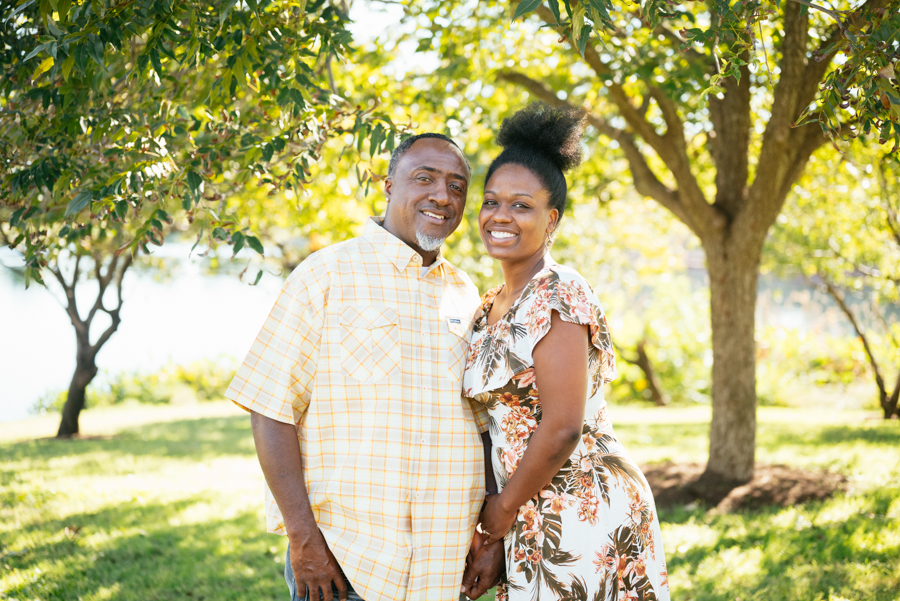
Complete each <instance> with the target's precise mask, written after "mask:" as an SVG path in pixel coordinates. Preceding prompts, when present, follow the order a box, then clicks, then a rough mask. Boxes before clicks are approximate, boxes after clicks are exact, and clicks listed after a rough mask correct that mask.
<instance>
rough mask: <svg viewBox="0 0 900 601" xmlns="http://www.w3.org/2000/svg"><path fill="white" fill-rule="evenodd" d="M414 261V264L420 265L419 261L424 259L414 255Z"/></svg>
mask: <svg viewBox="0 0 900 601" xmlns="http://www.w3.org/2000/svg"><path fill="white" fill-rule="evenodd" d="M412 260H413V263H418V262H419V261H421V260H422V258H421V257H420V256H419V255H413V258H412Z"/></svg>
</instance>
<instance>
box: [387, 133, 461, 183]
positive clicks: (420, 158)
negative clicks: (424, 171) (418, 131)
mask: <svg viewBox="0 0 900 601" xmlns="http://www.w3.org/2000/svg"><path fill="white" fill-rule="evenodd" d="M400 164H401V165H403V167H404V168H405V169H408V170H413V169H418V168H419V167H426V168H430V169H432V170H435V169H436V170H439V171H446V172H450V173H451V174H453V175H459V176H460V177H462V178H463V179H464V180H466V181H469V169H468V163H467V162H466V160H465V157H463V154H462V151H461V150H460V149H459V148H457V147H456V145H454V144H451V143H450V142H448V141H446V140H443V139H441V138H420V139H418V140H416V141H415V142H413V144H412V146H410V147H409V150H407V151H406V153H405V154H404V155H403V158H402V159H401V160H400Z"/></svg>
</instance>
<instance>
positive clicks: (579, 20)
mask: <svg viewBox="0 0 900 601" xmlns="http://www.w3.org/2000/svg"><path fill="white" fill-rule="evenodd" d="M584 15H585V8H584V4H579V5H578V6H576V7H575V10H574V11H573V12H572V39H573V40H577V41H580V40H581V29H582V28H583V27H584ZM581 56H582V57H584V52H582V53H581Z"/></svg>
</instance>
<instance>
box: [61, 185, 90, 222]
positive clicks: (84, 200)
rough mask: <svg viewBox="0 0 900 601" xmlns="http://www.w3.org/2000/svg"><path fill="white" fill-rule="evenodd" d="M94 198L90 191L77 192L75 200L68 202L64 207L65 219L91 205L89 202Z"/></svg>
mask: <svg viewBox="0 0 900 601" xmlns="http://www.w3.org/2000/svg"><path fill="white" fill-rule="evenodd" d="M93 198H94V193H93V192H91V191H90V190H83V191H81V192H79V193H78V194H77V195H76V196H75V198H73V199H72V200H71V201H69V204H68V206H67V207H66V215H65V216H66V217H71V216H72V215H77V214H78V213H80V212H81V211H82V210H84V208H85V207H86V206H88V205H89V204H90V203H91V200H92V199H93Z"/></svg>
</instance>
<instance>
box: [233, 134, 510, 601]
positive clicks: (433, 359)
mask: <svg viewBox="0 0 900 601" xmlns="http://www.w3.org/2000/svg"><path fill="white" fill-rule="evenodd" d="M469 176H470V172H469V167H468V163H467V162H466V160H465V157H464V156H463V154H462V152H461V151H460V150H459V148H457V146H456V144H455V143H453V141H452V140H450V139H449V138H447V137H446V136H442V135H439V134H421V135H419V136H414V137H411V138H409V139H407V140H405V141H404V142H403V143H401V144H400V145H399V146H398V147H397V149H396V150H395V151H394V153H393V155H392V157H391V162H390V166H389V168H388V177H387V179H386V181H385V188H384V190H385V195H386V196H387V201H388V207H387V210H386V212H385V216H384V220H383V222H381V223H379V221H378V220H375V219H372V220H370V221H369V222H367V223H366V225H365V228H364V230H363V234H362V236H360V237H358V238H354V239H352V240H349V241H347V242H344V243H341V244H335V245H333V246H331V247H329V248H326V249H324V250H322V251H319V252H317V253H315V254H313V255H311V256H310V257H309V258H308V259H306V260H305V261H304V262H303V263H301V264H300V265H299V266H298V267H297V269H295V270H294V272H293V273H292V274H291V275H290V276H289V277H288V279H287V281H286V282H285V285H284V287H283V289H282V292H281V294H280V296H279V298H278V300H277V301H276V303H275V306H274V307H273V309H272V312H271V314H270V315H269V317H268V319H267V320H266V323H265V324H264V325H263V328H262V330H261V331H260V333H259V336H258V337H257V339H256V341H255V342H254V343H253V346H252V347H251V349H250V352H249V353H248V354H247V357H246V359H245V360H244V363H243V365H241V367H240V369H239V370H238V372H237V375H236V376H235V378H234V380H233V381H232V383H231V386H230V387H229V389H228V392H227V393H226V396H227V397H228V398H230V399H232V400H233V401H234V402H235V403H237V404H238V405H240V406H242V407H244V408H245V409H247V410H248V411H250V412H251V414H252V417H251V423H252V427H253V438H254V441H255V442H256V449H257V455H258V456H259V462H260V465H261V466H262V470H263V473H264V475H265V478H266V483H267V490H266V514H267V528H268V530H269V531H270V532H275V533H278V534H283V535H286V536H287V537H288V539H289V547H288V557H287V559H286V562H285V579H286V580H287V583H288V587H289V589H290V590H291V598H292V600H294V601H298V600H300V599H303V598H308V599H311V600H313V601H319V600H320V599H322V600H324V601H331V599H332V598H333V596H334V595H335V594H336V596H338V597H339V598H340V599H342V600H346V599H351V600H354V599H364V600H366V601H400V600H408V601H419V600H422V601H440V600H447V601H455V600H456V599H458V597H459V593H460V582H461V581H462V577H463V568H464V563H465V559H466V552H467V550H468V548H469V542H470V540H471V537H472V531H473V529H474V525H475V520H476V518H477V515H478V512H479V509H480V508H481V504H482V500H483V496H484V488H485V480H484V478H485V467H484V457H485V455H486V453H483V449H482V441H484V440H485V439H487V434H486V432H485V430H487V428H488V418H487V414H486V412H485V411H484V409H483V407H480V406H477V407H476V406H472V405H471V404H470V403H469V402H468V401H467V400H466V399H464V398H462V396H461V393H460V388H461V385H460V380H461V378H462V374H463V369H464V364H465V355H466V350H467V346H468V333H469V327H470V323H471V319H472V316H473V315H474V312H475V310H476V309H477V306H478V302H479V298H478V292H477V290H476V289H475V287H474V285H473V284H472V283H471V281H470V280H469V278H468V277H467V276H466V275H465V274H464V273H462V272H461V271H459V270H458V269H456V268H455V267H453V266H452V265H450V264H449V263H448V262H447V261H445V260H444V259H443V258H442V257H441V256H440V252H439V250H440V246H441V244H442V243H443V241H444V239H445V238H446V237H447V236H449V235H450V234H451V233H452V232H453V231H454V230H455V229H456V227H457V226H458V225H459V223H460V221H461V220H462V215H463V211H464V209H465V202H466V193H467V188H468V183H469ZM488 440H489V439H488ZM485 444H489V442H486V443H485ZM488 473H491V472H490V466H488ZM491 480H492V478H491ZM492 547H493V549H487V548H485V549H484V550H482V551H480V552H479V553H478V554H477V559H474V558H473V559H472V561H471V563H472V565H473V568H472V569H471V570H470V573H469V574H467V575H466V579H467V582H468V583H469V585H470V586H464V587H463V588H464V590H463V592H466V593H469V594H476V593H479V594H480V592H483V590H484V589H486V588H487V587H488V586H489V585H493V584H494V581H495V580H496V577H497V569H498V567H499V566H500V565H501V564H502V552H503V551H502V545H492ZM498 547H499V550H498V549H497V548H498ZM476 573H477V575H476ZM476 581H477V583H476Z"/></svg>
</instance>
